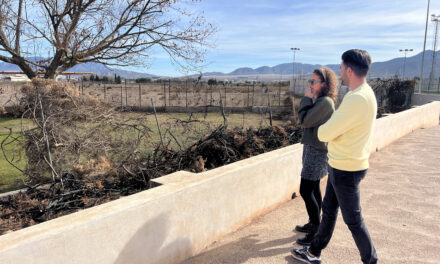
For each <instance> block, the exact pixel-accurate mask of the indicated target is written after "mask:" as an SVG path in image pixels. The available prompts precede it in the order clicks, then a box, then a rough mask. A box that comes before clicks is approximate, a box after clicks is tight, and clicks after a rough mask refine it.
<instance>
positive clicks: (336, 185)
mask: <svg viewBox="0 0 440 264" xmlns="http://www.w3.org/2000/svg"><path fill="white" fill-rule="evenodd" d="M366 173H367V170H363V171H342V170H338V169H334V168H332V167H330V166H329V178H328V181H327V188H326V192H325V196H324V201H323V203H322V220H321V224H320V225H319V228H318V233H317V234H316V235H315V237H314V238H313V241H312V244H311V246H310V249H309V250H310V252H311V253H312V254H313V255H315V256H320V255H321V250H322V249H324V248H325V247H326V246H327V244H328V243H329V241H330V238H331V237H332V234H333V230H334V228H335V224H336V218H337V216H338V208H339V207H341V212H342V217H343V219H344V222H345V224H346V225H347V226H348V228H349V229H350V231H351V234H352V236H353V239H354V241H355V243H356V246H357V248H358V250H359V253H360V255H361V260H362V262H363V263H368V264H370V263H377V255H376V249H375V248H374V246H373V243H372V241H371V238H370V234H369V233H368V230H367V227H366V226H365V223H364V220H363V218H362V214H361V206H360V192H359V183H360V181H361V180H362V179H363V178H364V177H365V174H366Z"/></svg>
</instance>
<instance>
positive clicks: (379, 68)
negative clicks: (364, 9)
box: [0, 50, 440, 80]
mask: <svg viewBox="0 0 440 264" xmlns="http://www.w3.org/2000/svg"><path fill="white" fill-rule="evenodd" d="M433 54H434V53H433V51H432V50H427V51H426V52H425V63H424V73H423V75H424V77H425V78H426V77H429V74H430V71H431V65H432V58H433ZM34 59H36V58H34ZM404 62H405V77H409V78H412V77H415V76H419V75H420V70H421V64H422V52H421V53H419V54H417V55H414V56H411V57H407V58H406V61H405V58H403V57H401V58H395V59H392V60H388V61H384V62H374V63H373V64H372V66H371V70H370V73H369V76H370V77H373V78H374V77H380V78H384V77H385V78H386V77H391V76H400V77H401V76H402V73H403V64H404ZM293 66H294V67H293ZM321 66H322V65H319V64H305V63H299V62H295V64H294V65H292V63H282V64H278V65H276V66H273V67H269V66H262V67H259V68H256V69H252V68H248V67H244V68H238V69H236V70H234V71H232V72H230V73H222V72H205V73H203V74H202V76H203V78H205V79H206V78H219V79H229V80H233V79H241V80H244V79H249V78H250V79H252V78H255V77H256V78H257V79H258V78H260V79H262V80H276V79H288V78H289V75H292V73H293V69H294V70H295V74H305V75H308V74H311V73H312V72H313V70H314V69H316V68H319V67H321ZM325 66H327V67H329V68H331V69H332V70H334V71H335V72H336V73H337V74H339V64H328V65H325ZM0 71H20V69H19V68H18V67H17V66H16V65H13V64H9V63H5V62H0ZM68 72H93V73H94V74H97V75H100V76H114V75H115V74H116V75H119V76H121V77H122V78H126V79H135V78H142V77H144V78H167V77H166V76H156V75H152V74H148V73H140V72H135V71H126V70H121V69H116V68H111V67H108V66H105V65H103V64H100V63H94V62H89V63H84V64H79V65H76V66H74V67H73V68H71V69H69V70H68ZM196 76H197V75H193V76H192V77H196ZM283 76H284V77H283ZM434 76H435V77H437V78H438V77H440V53H439V52H438V51H437V52H436V61H435V68H434Z"/></svg>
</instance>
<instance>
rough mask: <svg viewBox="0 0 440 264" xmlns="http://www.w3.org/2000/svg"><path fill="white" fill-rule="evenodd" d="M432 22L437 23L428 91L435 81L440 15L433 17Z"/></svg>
mask: <svg viewBox="0 0 440 264" xmlns="http://www.w3.org/2000/svg"><path fill="white" fill-rule="evenodd" d="M431 21H432V22H434V23H435V27H434V44H433V49H432V50H433V52H432V65H431V72H430V73H429V83H428V90H429V89H431V84H432V82H433V81H434V70H435V55H436V49H437V41H438V23H439V22H440V15H434V14H432V15H431Z"/></svg>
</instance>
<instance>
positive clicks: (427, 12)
mask: <svg viewBox="0 0 440 264" xmlns="http://www.w3.org/2000/svg"><path fill="white" fill-rule="evenodd" d="M429 3H430V0H428V8H427V9H426V25H425V40H424V42H423V54H422V71H421V72H420V85H419V94H420V93H422V84H423V67H424V65H425V49H426V34H427V32H428V18H429Z"/></svg>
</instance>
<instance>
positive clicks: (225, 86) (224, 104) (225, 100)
mask: <svg viewBox="0 0 440 264" xmlns="http://www.w3.org/2000/svg"><path fill="white" fill-rule="evenodd" d="M226 100H227V97H226V85H225V104H224V105H225V107H226Z"/></svg>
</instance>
